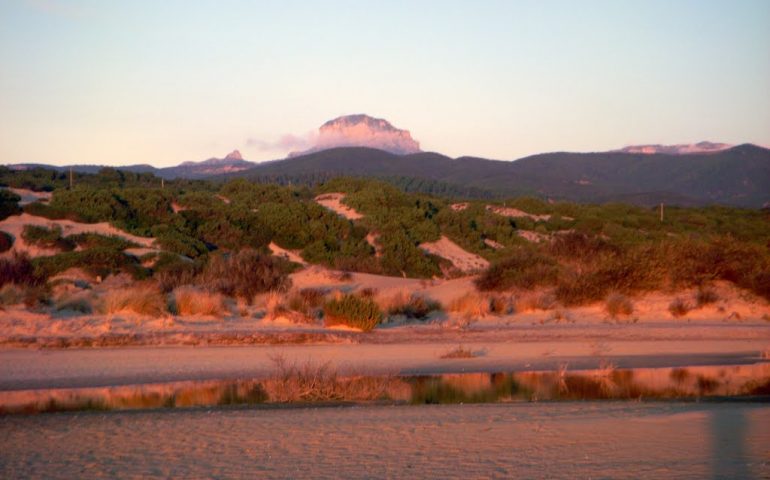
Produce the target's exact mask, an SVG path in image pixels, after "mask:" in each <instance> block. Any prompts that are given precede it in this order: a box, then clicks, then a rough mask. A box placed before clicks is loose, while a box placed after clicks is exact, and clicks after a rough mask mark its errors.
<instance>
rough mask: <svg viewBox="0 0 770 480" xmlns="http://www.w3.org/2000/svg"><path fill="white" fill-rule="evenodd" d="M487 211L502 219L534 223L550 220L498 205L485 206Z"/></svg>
mask: <svg viewBox="0 0 770 480" xmlns="http://www.w3.org/2000/svg"><path fill="white" fill-rule="evenodd" d="M487 210H489V211H490V212H493V213H496V214H498V215H502V216H504V217H511V218H530V219H532V220H534V221H536V222H541V221H542V222H547V221H548V220H550V219H551V216H550V215H533V214H531V213H527V212H525V211H523V210H519V209H517V208H506V207H501V206H499V205H487Z"/></svg>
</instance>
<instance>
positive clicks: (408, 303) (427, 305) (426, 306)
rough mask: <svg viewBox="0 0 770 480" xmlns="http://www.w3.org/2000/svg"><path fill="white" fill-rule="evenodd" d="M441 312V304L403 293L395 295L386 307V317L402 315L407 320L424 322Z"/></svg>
mask: <svg viewBox="0 0 770 480" xmlns="http://www.w3.org/2000/svg"><path fill="white" fill-rule="evenodd" d="M441 310H443V307H442V306H441V304H440V303H439V302H437V301H435V300H431V299H430V298H427V297H425V296H423V295H420V294H417V293H413V294H411V295H408V294H406V293H403V292H399V293H398V294H396V295H395V296H394V297H393V298H392V299H391V300H390V301H389V302H388V306H387V312H388V315H402V316H404V317H406V318H409V319H416V320H424V319H426V318H428V316H429V315H430V314H431V313H433V312H439V311H441Z"/></svg>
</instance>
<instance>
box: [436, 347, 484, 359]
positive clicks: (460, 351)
mask: <svg viewBox="0 0 770 480" xmlns="http://www.w3.org/2000/svg"><path fill="white" fill-rule="evenodd" d="M475 357H476V354H475V353H473V350H471V349H470V348H465V347H463V346H462V345H458V346H456V347H455V348H453V349H451V350H449V351H448V352H446V353H444V354H442V355H441V356H440V357H439V358H441V359H444V360H451V359H456V358H475Z"/></svg>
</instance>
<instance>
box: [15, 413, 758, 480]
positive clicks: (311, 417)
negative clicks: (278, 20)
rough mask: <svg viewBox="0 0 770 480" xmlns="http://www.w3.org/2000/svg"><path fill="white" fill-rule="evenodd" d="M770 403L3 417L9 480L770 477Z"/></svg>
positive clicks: (82, 414)
mask: <svg viewBox="0 0 770 480" xmlns="http://www.w3.org/2000/svg"><path fill="white" fill-rule="evenodd" d="M768 424H770V407H767V406H766V405H758V404H746V403H718V404H708V403H706V404H699V403H677V404H668V403H664V404H661V403H652V404H648V403H636V402H634V403H607V402H574V403H566V404H565V403H532V404H490V405H427V406H418V407H412V406H401V407H395V406H382V407H352V408H350V407H335V408H305V409H269V410H264V409H227V408H223V409H196V410H188V411H173V412H168V411H157V410H156V411H147V412H130V413H110V414H104V413H100V412H93V413H79V414H77V415H74V414H53V415H36V416H16V417H5V418H0V430H2V432H3V448H2V449H0V476H2V477H4V478H22V477H26V478H30V477H32V478H52V479H56V478H80V477H84V476H88V477H90V478H117V477H127V478H209V477H223V478H319V479H325V478H328V479H337V478H685V479H689V478H693V479H700V478H767V477H768V476H770V463H768V458H770V450H768V445H769V444H770V431H769V430H768V429H767V428H766V427H765V426H766V425H768Z"/></svg>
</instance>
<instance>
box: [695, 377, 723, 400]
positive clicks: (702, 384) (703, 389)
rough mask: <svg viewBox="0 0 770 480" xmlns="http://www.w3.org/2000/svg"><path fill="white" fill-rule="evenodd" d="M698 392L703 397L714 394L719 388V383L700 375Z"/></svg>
mask: <svg viewBox="0 0 770 480" xmlns="http://www.w3.org/2000/svg"><path fill="white" fill-rule="evenodd" d="M697 384H698V392H699V393H700V394H701V395H704V394H708V393H711V392H713V391H714V390H716V389H717V387H718V386H719V381H718V380H715V379H713V378H711V377H707V376H705V375H698V380H697Z"/></svg>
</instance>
